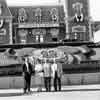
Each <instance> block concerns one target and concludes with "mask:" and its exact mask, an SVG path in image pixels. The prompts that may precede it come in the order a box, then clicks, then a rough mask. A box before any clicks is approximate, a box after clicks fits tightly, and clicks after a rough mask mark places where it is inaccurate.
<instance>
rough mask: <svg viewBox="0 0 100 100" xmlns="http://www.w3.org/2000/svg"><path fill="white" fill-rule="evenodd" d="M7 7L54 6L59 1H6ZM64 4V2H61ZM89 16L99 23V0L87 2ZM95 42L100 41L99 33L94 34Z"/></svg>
mask: <svg viewBox="0 0 100 100" xmlns="http://www.w3.org/2000/svg"><path fill="white" fill-rule="evenodd" d="M6 1H7V4H8V6H22V5H23V6H29V5H31V6H34V5H55V4H58V1H59V0H6ZM61 1H62V3H64V0H61ZM89 2H90V16H91V17H92V20H93V21H100V12H99V10H100V0H89ZM94 36H95V37H94V40H95V42H98V41H100V38H99V37H100V31H98V32H96V33H95V34H94Z"/></svg>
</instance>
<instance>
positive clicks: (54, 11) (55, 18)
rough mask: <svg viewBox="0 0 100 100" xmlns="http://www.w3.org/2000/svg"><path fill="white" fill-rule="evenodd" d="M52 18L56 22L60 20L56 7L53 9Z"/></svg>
mask: <svg viewBox="0 0 100 100" xmlns="http://www.w3.org/2000/svg"><path fill="white" fill-rule="evenodd" d="M51 18H52V21H54V22H57V21H58V10H57V9H56V8H53V9H51Z"/></svg>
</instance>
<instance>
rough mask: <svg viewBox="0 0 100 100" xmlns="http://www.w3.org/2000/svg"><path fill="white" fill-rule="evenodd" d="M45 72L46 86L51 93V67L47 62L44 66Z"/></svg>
mask: <svg viewBox="0 0 100 100" xmlns="http://www.w3.org/2000/svg"><path fill="white" fill-rule="evenodd" d="M43 72H44V85H45V89H46V91H47V92H50V91H51V66H50V63H49V61H48V60H47V61H46V60H45V62H44V64H43Z"/></svg>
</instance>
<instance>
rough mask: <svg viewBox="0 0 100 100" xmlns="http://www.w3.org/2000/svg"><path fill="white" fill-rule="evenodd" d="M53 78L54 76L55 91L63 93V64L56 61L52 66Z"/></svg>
mask: <svg viewBox="0 0 100 100" xmlns="http://www.w3.org/2000/svg"><path fill="white" fill-rule="evenodd" d="M51 68H52V76H53V84H54V90H55V91H58V90H59V91H61V76H62V65H61V63H59V62H58V63H56V61H54V62H53V64H52V67H51Z"/></svg>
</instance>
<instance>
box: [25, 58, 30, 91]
mask: <svg viewBox="0 0 100 100" xmlns="http://www.w3.org/2000/svg"><path fill="white" fill-rule="evenodd" d="M31 75H32V65H31V64H30V63H29V59H28V57H25V58H24V64H23V76H24V93H27V91H28V92H30V86H31Z"/></svg>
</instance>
